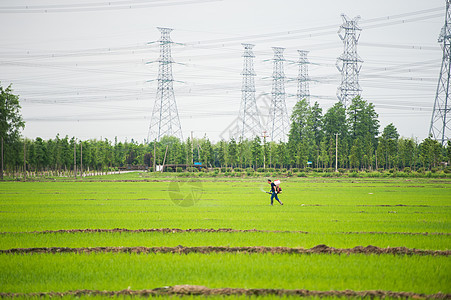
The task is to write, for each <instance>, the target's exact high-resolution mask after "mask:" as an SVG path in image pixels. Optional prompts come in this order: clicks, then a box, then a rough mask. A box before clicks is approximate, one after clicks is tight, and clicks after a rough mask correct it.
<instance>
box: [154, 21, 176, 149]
mask: <svg viewBox="0 0 451 300" xmlns="http://www.w3.org/2000/svg"><path fill="white" fill-rule="evenodd" d="M158 30H160V32H161V39H160V40H159V43H160V57H159V58H158V60H157V61H158V63H159V69H158V79H157V81H158V88H157V95H156V98H155V104H154V107H153V112H152V118H151V120H150V126H149V136H148V141H152V140H156V141H159V140H160V139H161V138H162V137H163V136H174V137H177V138H179V139H180V140H182V139H183V135H182V128H181V125H180V119H179V114H178V111H177V104H176V102H175V96H174V87H173V82H174V78H173V77H172V64H173V63H174V61H173V60H172V56H171V44H173V42H172V41H171V38H170V36H169V34H170V32H171V31H172V30H173V29H171V28H162V27H158Z"/></svg>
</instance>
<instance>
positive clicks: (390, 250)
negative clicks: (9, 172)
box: [0, 245, 451, 256]
mask: <svg viewBox="0 0 451 300" xmlns="http://www.w3.org/2000/svg"><path fill="white" fill-rule="evenodd" d="M0 253H1V254H35V253H36V254H37V253H48V254H56V253H137V254H149V253H164V254H166V253H176V254H189V253H201V254H209V253H249V254H253V253H257V254H262V253H271V254H377V255H380V254H394V255H432V256H449V255H450V254H451V250H421V249H409V248H406V247H387V248H379V247H376V246H371V245H370V246H366V247H362V246H356V247H354V248H347V249H346V248H344V249H343V248H334V247H328V246H326V245H317V246H315V247H313V248H310V249H304V248H288V247H258V246H252V247H217V246H205V247H183V246H177V247H92V248H90V247H83V248H68V247H41V248H15V249H7V250H0Z"/></svg>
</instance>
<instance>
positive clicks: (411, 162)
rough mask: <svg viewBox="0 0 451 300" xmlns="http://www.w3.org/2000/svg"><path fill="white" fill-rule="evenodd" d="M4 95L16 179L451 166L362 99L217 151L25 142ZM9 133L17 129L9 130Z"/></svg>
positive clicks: (433, 147)
mask: <svg viewBox="0 0 451 300" xmlns="http://www.w3.org/2000/svg"><path fill="white" fill-rule="evenodd" d="M1 92H2V95H3V96H2V98H1V99H2V101H1V103H0V104H1V105H2V106H0V109H2V110H3V111H7V109H8V108H7V107H5V103H6V102H7V101H5V100H4V98H7V99H9V104H8V103H7V104H6V105H9V109H10V110H11V107H13V106H14V107H15V108H14V109H15V110H14V111H13V112H10V113H9V115H11V116H15V118H11V117H9V119H7V118H6V117H5V115H6V114H5V115H3V111H2V115H3V117H2V120H0V134H1V138H2V141H3V143H2V153H3V155H2V158H3V159H2V164H3V168H5V169H6V170H8V171H9V172H19V171H23V170H24V168H25V169H26V170H27V171H48V170H53V171H63V170H64V171H65V170H73V169H74V168H78V169H80V168H83V169H84V170H97V171H103V170H111V169H117V168H122V169H124V168H125V169H127V168H136V167H138V166H139V167H141V168H145V169H149V170H152V168H153V166H154V164H155V165H163V164H165V165H170V166H171V167H170V168H168V170H174V171H180V170H182V169H185V168H186V167H187V168H188V169H190V168H192V165H193V163H202V165H203V166H204V168H205V167H208V168H219V167H227V168H232V169H233V168H241V169H245V168H252V169H254V170H257V169H261V168H264V169H269V168H275V169H293V168H296V169H304V168H313V169H328V170H330V169H335V170H336V169H338V168H340V169H353V170H378V169H398V170H403V169H404V168H409V169H411V170H415V169H418V168H424V169H431V168H437V167H441V166H443V165H444V163H447V164H449V163H450V160H451V143H450V141H448V144H447V145H445V146H442V145H441V144H440V143H439V142H437V141H436V140H433V139H432V138H430V137H429V138H426V139H425V140H423V141H421V142H418V141H417V140H415V139H413V138H402V137H400V136H399V134H398V132H397V129H396V127H395V126H394V125H393V124H389V125H387V126H386V127H385V128H384V129H383V130H382V132H380V131H379V127H380V125H379V121H378V115H377V113H376V112H375V109H374V105H373V104H372V103H369V102H367V101H365V100H363V99H362V98H361V97H359V96H358V97H356V98H354V99H353V100H352V102H351V104H350V105H349V107H347V108H345V107H344V106H343V105H342V104H341V103H340V102H337V103H336V104H335V105H334V106H332V107H331V108H329V109H328V110H327V111H326V112H325V113H324V114H323V111H322V109H321V107H320V106H319V104H318V103H317V102H315V103H314V104H313V105H310V104H309V103H308V101H307V100H306V99H303V100H300V101H298V102H297V103H296V105H295V106H294V108H293V112H292V114H291V118H290V120H291V126H290V131H289V135H288V139H287V141H286V142H282V141H278V142H276V141H267V140H266V138H265V137H263V136H255V137H254V138H253V139H241V138H239V139H234V138H231V139H230V140H220V141H218V142H216V143H213V142H211V141H210V140H209V138H208V137H206V136H205V137H203V138H195V139H190V138H188V139H186V140H185V141H181V140H179V139H177V138H175V137H163V138H162V139H161V140H160V141H157V142H150V143H147V142H136V141H134V140H131V141H125V142H122V141H118V140H117V138H116V139H114V140H108V139H103V140H97V139H89V140H85V141H81V140H78V139H76V138H75V137H71V138H69V137H68V136H65V137H60V136H59V135H57V136H56V137H55V138H54V139H48V140H44V139H42V138H39V137H38V138H36V139H33V140H32V139H27V138H22V137H20V134H19V130H20V129H21V128H23V126H24V122H23V121H22V119H21V117H20V114H18V108H20V106H19V104H18V98H17V96H14V95H12V93H11V90H10V87H8V89H6V90H3V89H2V90H1ZM5 95H6V96H5ZM11 95H12V96H11ZM11 103H14V105H12V104H11ZM18 116H19V117H18ZM13 121H14V122H15V123H14V124H13ZM11 124H13V125H11ZM8 126H9V127H14V128H13V129H11V128H10V129H8ZM3 144H4V146H3ZM182 167H184V168H182ZM3 168H2V169H3Z"/></svg>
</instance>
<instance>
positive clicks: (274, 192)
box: [268, 179, 283, 205]
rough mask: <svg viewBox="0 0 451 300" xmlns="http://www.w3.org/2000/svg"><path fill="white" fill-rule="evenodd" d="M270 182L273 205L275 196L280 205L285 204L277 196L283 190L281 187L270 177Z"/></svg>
mask: <svg viewBox="0 0 451 300" xmlns="http://www.w3.org/2000/svg"><path fill="white" fill-rule="evenodd" d="M268 183H269V184H270V185H271V192H270V194H271V205H273V201H274V198H276V200H277V201H278V202H279V203H280V205H283V203H282V201H280V200H279V197H277V194H278V193H279V192H280V191H281V189H280V188H279V187H278V186H277V185H276V184H275V183H274V182H271V179H268Z"/></svg>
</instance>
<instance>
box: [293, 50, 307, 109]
mask: <svg viewBox="0 0 451 300" xmlns="http://www.w3.org/2000/svg"><path fill="white" fill-rule="evenodd" d="M298 53H299V61H298V65H299V73H298V92H297V94H296V98H297V100H298V101H299V100H302V99H306V100H307V103H308V104H310V90H309V81H310V78H309V76H308V64H309V61H308V59H307V54H308V53H309V51H305V50H298Z"/></svg>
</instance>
